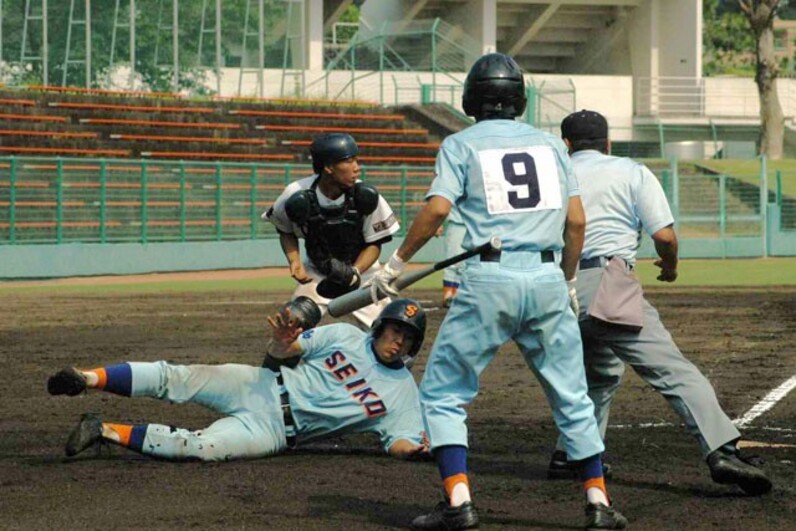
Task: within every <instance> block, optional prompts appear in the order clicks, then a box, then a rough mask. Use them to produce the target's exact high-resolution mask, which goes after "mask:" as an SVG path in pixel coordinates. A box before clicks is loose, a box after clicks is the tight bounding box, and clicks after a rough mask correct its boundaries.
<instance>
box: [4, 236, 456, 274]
mask: <svg viewBox="0 0 796 531" xmlns="http://www.w3.org/2000/svg"><path fill="white" fill-rule="evenodd" d="M402 241H403V238H398V239H396V240H393V241H392V242H390V243H389V244H387V245H385V246H384V249H382V256H383V257H389V256H390V254H391V253H392V252H393V251H394V250H395V249H396V248H397V247H398V245H400V243H401V242H402ZM443 257H444V249H443V239H442V238H434V239H433V240H432V241H430V242H429V244H428V245H427V246H426V247H425V248H424V249H423V250H421V251H420V252H419V253H418V255H417V258H416V259H415V260H414V261H416V262H435V261H438V260H441V259H442V258H443ZM286 265H287V262H286V260H285V257H284V254H283V253H282V249H281V248H280V246H279V240H244V241H229V242H188V243H149V244H146V245H143V244H136V243H116V244H94V243H86V244H81V243H69V244H61V245H5V246H1V247H0V279H35V278H60V277H76V276H96V275H133V274H141V273H165V272H173V271H207V270H214V269H253V268H260V267H285V266H286Z"/></svg>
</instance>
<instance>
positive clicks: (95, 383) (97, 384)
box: [78, 367, 108, 389]
mask: <svg viewBox="0 0 796 531" xmlns="http://www.w3.org/2000/svg"><path fill="white" fill-rule="evenodd" d="M78 372H80V374H82V375H83V377H84V378H85V379H86V387H89V388H91V389H104V388H105V384H106V383H108V374H107V372H105V369H104V368H103V367H100V368H98V369H78Z"/></svg>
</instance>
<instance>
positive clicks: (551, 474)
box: [547, 450, 613, 479]
mask: <svg viewBox="0 0 796 531" xmlns="http://www.w3.org/2000/svg"><path fill="white" fill-rule="evenodd" d="M612 475H613V474H612V469H611V465H609V464H608V463H606V462H603V477H604V478H610V477H611V476H612ZM579 477H580V473H579V471H578V467H577V463H573V462H572V461H568V460H567V454H566V452H563V451H561V450H556V451H555V452H553V455H552V456H550V464H549V465H548V466H547V479H578V478H579Z"/></svg>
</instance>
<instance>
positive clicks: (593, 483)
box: [583, 476, 608, 496]
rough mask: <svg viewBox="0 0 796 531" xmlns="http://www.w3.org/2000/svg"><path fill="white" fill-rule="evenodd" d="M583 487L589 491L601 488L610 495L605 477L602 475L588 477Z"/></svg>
mask: <svg viewBox="0 0 796 531" xmlns="http://www.w3.org/2000/svg"><path fill="white" fill-rule="evenodd" d="M583 488H584V489H586V491H588V490H589V489H593V488H597V489H600V490H601V491H603V492H604V493H605V495H606V496H608V491H607V490H606V489H605V478H604V477H602V476H600V477H598V478H591V479H587V480H586V482H585V483H584V484H583Z"/></svg>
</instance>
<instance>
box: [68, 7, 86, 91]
mask: <svg viewBox="0 0 796 531" xmlns="http://www.w3.org/2000/svg"><path fill="white" fill-rule="evenodd" d="M80 25H82V26H83V32H84V39H85V40H84V43H85V44H84V46H85V48H84V50H83V59H70V58H69V55H70V51H71V48H72V26H80ZM80 63H83V67H84V68H85V75H86V84H85V86H86V88H89V87H91V0H84V4H83V20H80V19H76V18H75V0H72V1H71V3H70V4H69V22H68V26H67V29H66V55H65V56H64V69H63V76H62V77H61V86H62V87H65V86H66V82H67V75H68V74H69V65H70V64H80Z"/></svg>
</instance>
